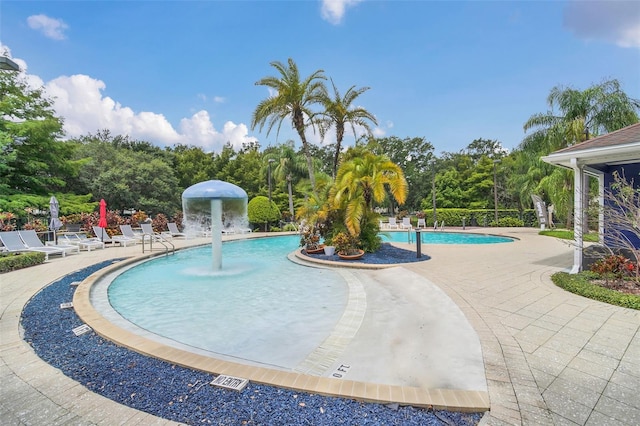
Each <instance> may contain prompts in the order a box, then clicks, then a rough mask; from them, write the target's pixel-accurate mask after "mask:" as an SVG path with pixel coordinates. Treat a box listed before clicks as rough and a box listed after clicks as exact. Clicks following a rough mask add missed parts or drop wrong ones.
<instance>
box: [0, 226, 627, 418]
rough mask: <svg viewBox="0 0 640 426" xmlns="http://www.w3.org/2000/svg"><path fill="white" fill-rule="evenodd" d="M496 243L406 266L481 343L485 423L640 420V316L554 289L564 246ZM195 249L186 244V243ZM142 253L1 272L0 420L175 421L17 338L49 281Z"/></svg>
mask: <svg viewBox="0 0 640 426" xmlns="http://www.w3.org/2000/svg"><path fill="white" fill-rule="evenodd" d="M499 232H500V233H504V234H507V235H513V236H516V237H518V238H521V240H520V241H518V242H516V243H510V244H497V245H492V246H483V247H478V246H444V245H440V246H430V245H429V246H426V247H423V253H428V254H429V255H430V256H432V260H430V261H428V262H421V263H415V264H410V265H407V266H405V267H406V268H408V269H409V270H412V271H414V272H417V273H419V274H421V275H423V276H424V277H426V278H428V279H429V280H431V281H432V282H434V283H436V284H437V285H438V286H440V287H441V288H442V289H443V290H444V291H446V292H447V293H448V294H449V296H450V297H451V298H452V299H453V300H454V301H455V302H456V303H457V304H458V305H459V306H460V307H461V309H462V310H463V311H464V312H465V314H466V315H467V317H468V318H469V320H470V321H471V322H472V324H473V326H474V327H475V329H476V331H477V332H478V334H479V336H480V339H481V342H482V350H483V356H484V360H485V369H486V374H487V382H488V388H489V394H490V397H491V413H490V415H489V416H486V417H485V419H483V423H485V424H489V425H502V424H510V425H518V424H527V425H547V424H549V425H551V424H558V425H574V424H579V425H635V424H640V398H639V397H638V395H640V331H639V330H640V312H639V311H634V310H629V309H624V308H618V307H614V306H610V305H607V304H604V303H600V302H595V301H592V300H589V299H585V298H582V297H579V296H575V295H573V294H570V293H567V292H565V291H563V290H561V289H559V288H557V287H555V286H554V285H553V284H552V283H551V281H550V276H551V274H553V273H554V272H556V271H559V270H563V269H566V268H568V267H569V266H570V265H571V262H572V250H571V247H570V246H569V245H568V244H567V243H566V242H562V241H559V240H555V239H551V238H549V237H540V236H538V235H537V232H536V230H532V229H517V230H512V229H504V230H499ZM182 244H187V243H182V242H179V243H178V245H182ZM139 251H140V247H139V246H138V247H128V248H109V249H107V250H95V251H92V252H90V253H86V252H83V253H81V254H80V255H73V256H68V257H67V258H65V259H52V260H51V261H49V262H48V263H47V264H45V265H40V266H38V267H35V268H28V269H25V270H21V271H15V272H11V273H9V274H2V275H0V359H1V360H2V361H1V362H0V384H1V385H0V419H1V420H2V424H7V425H12V424H38V425H39V424H65V423H67V424H114V423H117V424H124V423H126V424H174V423H172V422H169V421H166V420H163V419H159V418H157V417H154V416H151V415H149V414H146V413H142V412H139V411H136V410H134V409H131V408H128V407H125V406H122V405H120V404H117V403H115V402H113V401H110V400H108V399H105V398H103V397H101V396H98V395H96V394H93V393H91V392H89V391H88V390H87V389H86V388H84V387H83V386H82V385H80V384H78V383H76V382H74V381H73V380H71V379H69V378H67V377H66V376H64V375H62V373H60V372H59V371H58V370H57V369H55V368H53V367H51V366H49V365H48V364H46V363H44V362H42V361H41V360H40V359H39V358H38V357H37V356H36V355H35V354H34V353H33V351H32V350H31V348H30V347H29V345H27V344H26V343H25V342H24V341H23V340H22V339H21V337H20V330H19V318H20V313H21V311H22V307H23V306H24V304H25V303H26V302H27V301H28V299H29V298H30V297H31V296H32V295H33V294H35V293H36V292H37V291H38V290H39V289H40V288H41V287H42V286H44V285H45V284H47V283H49V282H51V281H53V280H55V279H57V278H59V277H61V276H63V275H66V274H67V273H69V272H72V271H75V270H77V269H80V268H83V267H85V266H88V265H91V264H94V263H97V262H99V261H101V260H104V259H106V258H109V257H121V256H123V255H127V253H138V252H139Z"/></svg>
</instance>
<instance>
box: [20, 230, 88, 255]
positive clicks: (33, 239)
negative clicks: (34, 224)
mask: <svg viewBox="0 0 640 426" xmlns="http://www.w3.org/2000/svg"><path fill="white" fill-rule="evenodd" d="M18 234H19V235H20V238H22V241H23V242H24V244H25V245H26V246H27V247H29V248H47V247H53V248H57V249H60V250H64V254H65V255H66V254H67V253H74V252H75V253H80V247H78V246H74V245H73V244H53V245H51V244H49V245H44V244H42V241H40V238H38V234H36V231H35V230H33V229H29V230H23V231H18Z"/></svg>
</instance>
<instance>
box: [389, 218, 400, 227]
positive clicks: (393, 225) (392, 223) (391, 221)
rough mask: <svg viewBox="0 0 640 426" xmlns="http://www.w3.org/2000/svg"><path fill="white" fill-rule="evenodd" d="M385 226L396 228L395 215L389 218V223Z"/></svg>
mask: <svg viewBox="0 0 640 426" xmlns="http://www.w3.org/2000/svg"><path fill="white" fill-rule="evenodd" d="M387 228H389V229H398V223H397V222H396V218H395V217H390V218H389V223H388V224H387Z"/></svg>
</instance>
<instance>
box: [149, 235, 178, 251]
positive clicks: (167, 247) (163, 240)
mask: <svg viewBox="0 0 640 426" xmlns="http://www.w3.org/2000/svg"><path fill="white" fill-rule="evenodd" d="M147 238H148V239H149V251H153V242H154V241H155V242H157V243H160V244H162V246H163V247H164V252H165V253H164V254H165V256H168V255H169V254H174V253H175V252H176V246H175V245H174V244H173V243H172V242H171V241H169V240H168V239H167V238H166V237H165V236H164V235H162V234H158V233H153V234H142V253H144V247H145V240H146V239H147Z"/></svg>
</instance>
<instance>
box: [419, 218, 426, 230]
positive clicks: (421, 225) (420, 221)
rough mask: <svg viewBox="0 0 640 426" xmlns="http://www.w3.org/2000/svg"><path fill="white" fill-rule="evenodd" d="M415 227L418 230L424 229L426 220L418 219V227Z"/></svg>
mask: <svg viewBox="0 0 640 426" xmlns="http://www.w3.org/2000/svg"><path fill="white" fill-rule="evenodd" d="M417 227H418V228H426V227H427V222H426V220H425V219H424V218H423V219H418V226H417Z"/></svg>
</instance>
